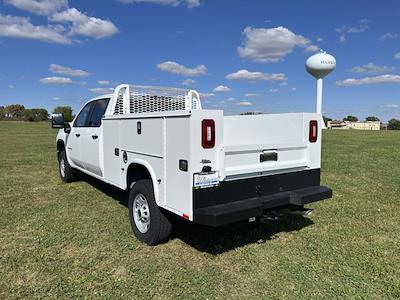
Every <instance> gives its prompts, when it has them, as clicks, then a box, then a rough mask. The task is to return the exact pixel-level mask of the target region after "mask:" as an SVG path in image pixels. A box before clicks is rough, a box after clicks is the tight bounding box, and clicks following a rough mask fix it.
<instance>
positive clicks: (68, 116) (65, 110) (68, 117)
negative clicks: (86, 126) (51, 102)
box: [53, 106, 73, 122]
mask: <svg viewBox="0 0 400 300" xmlns="http://www.w3.org/2000/svg"><path fill="white" fill-rule="evenodd" d="M53 114H64V119H65V121H66V122H71V121H72V120H73V116H72V108H71V106H57V107H56V108H54V110H53Z"/></svg>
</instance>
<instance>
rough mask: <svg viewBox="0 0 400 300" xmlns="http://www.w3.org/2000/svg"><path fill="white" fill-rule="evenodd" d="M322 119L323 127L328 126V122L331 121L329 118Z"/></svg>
mask: <svg viewBox="0 0 400 300" xmlns="http://www.w3.org/2000/svg"><path fill="white" fill-rule="evenodd" d="M322 118H323V119H324V123H325V126H328V122H329V121H332V119H331V118H328V117H325V116H322Z"/></svg>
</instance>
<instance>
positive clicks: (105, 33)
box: [49, 8, 118, 39]
mask: <svg viewBox="0 0 400 300" xmlns="http://www.w3.org/2000/svg"><path fill="white" fill-rule="evenodd" d="M49 20H50V21H52V22H71V23H72V26H71V29H70V34H71V35H82V36H89V37H93V38H95V39H102V38H106V37H110V36H112V35H114V34H116V33H118V28H117V27H116V26H115V25H114V24H113V23H112V22H111V21H109V20H102V19H99V18H95V17H89V16H87V15H85V14H84V13H82V12H80V11H79V10H77V9H76V8H70V9H67V10H65V11H62V12H58V13H55V14H53V15H52V16H50V18H49Z"/></svg>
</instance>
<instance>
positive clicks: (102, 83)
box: [97, 80, 110, 85]
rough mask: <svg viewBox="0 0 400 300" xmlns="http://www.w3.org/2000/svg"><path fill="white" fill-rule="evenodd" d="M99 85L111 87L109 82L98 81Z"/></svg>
mask: <svg viewBox="0 0 400 300" xmlns="http://www.w3.org/2000/svg"><path fill="white" fill-rule="evenodd" d="M97 83H98V84H101V85H109V84H110V81H108V80H99V81H97Z"/></svg>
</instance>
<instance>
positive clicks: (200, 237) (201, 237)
mask: <svg viewBox="0 0 400 300" xmlns="http://www.w3.org/2000/svg"><path fill="white" fill-rule="evenodd" d="M80 179H81V180H83V181H85V182H87V183H88V184H90V185H91V186H93V187H94V188H96V189H98V190H100V191H102V192H103V193H105V194H107V195H108V196H109V197H111V198H113V199H115V200H116V201H118V202H119V203H120V204H121V205H123V206H125V207H128V193H127V192H125V191H122V190H120V189H118V188H116V187H113V186H111V185H109V184H106V183H104V182H102V181H100V180H97V179H96V178H93V177H90V176H87V175H84V174H82V175H81V176H80ZM171 220H172V221H173V224H174V229H173V231H172V235H171V239H174V238H178V239H180V240H182V241H183V242H185V243H186V244H188V245H190V246H191V247H193V248H195V249H197V250H199V251H201V252H207V253H209V254H213V255H218V254H221V253H224V252H227V251H230V250H233V249H236V248H240V247H243V246H245V245H248V244H254V243H258V244H262V243H265V242H267V241H269V240H273V239H276V238H279V233H282V232H296V231H299V230H301V229H303V228H305V227H307V226H310V225H312V224H314V222H313V221H312V220H310V219H308V218H305V217H302V216H299V215H287V216H283V217H282V218H280V219H279V220H277V221H267V222H266V223H261V222H258V221H256V222H254V223H237V224H232V225H229V226H223V227H217V228H214V227H209V226H204V225H198V224H194V223H190V222H189V221H186V220H183V219H181V218H178V217H177V216H171Z"/></svg>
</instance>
